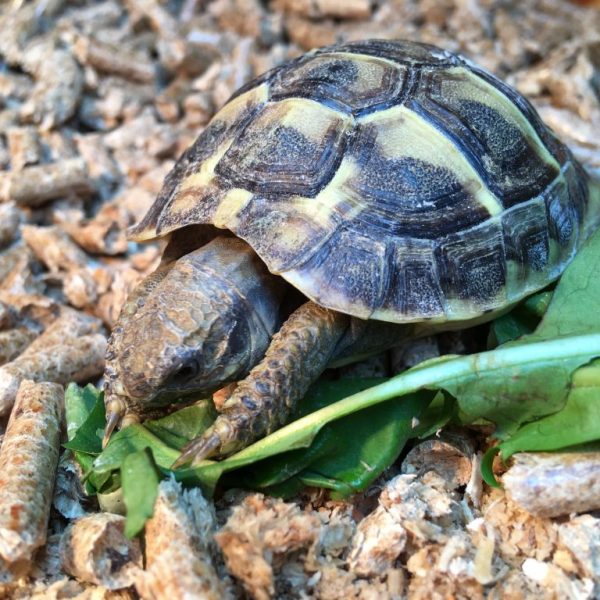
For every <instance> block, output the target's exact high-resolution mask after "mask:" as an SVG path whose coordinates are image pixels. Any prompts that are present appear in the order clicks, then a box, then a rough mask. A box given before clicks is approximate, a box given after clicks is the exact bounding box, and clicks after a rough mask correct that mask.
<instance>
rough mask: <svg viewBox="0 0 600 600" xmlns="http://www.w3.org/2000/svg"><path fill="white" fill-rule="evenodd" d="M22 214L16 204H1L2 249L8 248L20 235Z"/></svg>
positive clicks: (0, 242) (0, 240)
mask: <svg viewBox="0 0 600 600" xmlns="http://www.w3.org/2000/svg"><path fill="white" fill-rule="evenodd" d="M21 218H22V213H21V211H20V210H19V209H18V208H17V205H16V204H15V203H14V202H5V203H2V204H0V248H3V247H5V246H8V245H9V244H10V243H11V242H13V241H14V240H15V238H16V237H17V236H18V235H19V223H20V222H21Z"/></svg>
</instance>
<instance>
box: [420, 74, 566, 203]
mask: <svg viewBox="0 0 600 600" xmlns="http://www.w3.org/2000/svg"><path fill="white" fill-rule="evenodd" d="M428 82H429V84H430V89H429V90H426V91H424V92H423V93H424V94H427V93H429V94H430V97H431V98H432V100H433V101H434V102H435V103H436V104H438V105H439V106H441V107H443V108H445V109H446V110H447V111H449V112H451V113H452V114H454V115H455V117H456V118H458V119H459V120H460V121H461V123H462V124H463V126H464V127H466V128H467V129H469V130H470V131H471V132H472V133H473V135H474V136H475V137H477V138H478V139H479V141H480V144H481V145H482V146H483V153H482V155H481V159H482V162H483V164H484V166H485V171H487V173H486V174H485V176H484V178H485V180H486V181H487V182H488V184H489V187H490V189H491V190H492V191H493V192H494V193H495V194H496V195H498V196H499V197H501V199H502V201H503V203H504V205H505V206H507V207H508V206H513V205H514V204H517V203H519V202H523V201H526V200H529V199H530V198H533V197H535V196H537V195H539V194H540V193H541V192H542V191H543V190H544V189H545V188H546V187H547V186H548V185H549V184H550V183H551V182H552V180H553V179H554V178H555V177H556V176H557V175H558V172H557V170H556V169H555V168H553V167H552V166H551V165H548V164H546V163H545V162H544V161H543V160H542V158H541V157H540V156H539V155H538V153H537V151H536V150H537V148H536V143H535V141H534V140H533V139H529V138H528V137H527V136H526V135H525V134H524V132H523V131H522V130H521V129H520V127H518V126H517V124H516V123H514V122H511V121H509V120H507V119H506V118H505V117H504V116H503V115H502V114H501V113H500V112H499V111H497V110H494V109H493V108H492V107H490V106H488V105H487V104H484V103H483V102H476V101H474V100H471V99H468V98H465V97H461V96H460V91H459V89H460V88H459V86H461V85H462V86H469V85H472V84H471V83H470V81H469V79H468V78H467V77H465V76H462V77H460V76H459V77H457V76H455V75H452V76H451V75H449V74H448V73H446V72H436V73H433V74H431V76H430V77H429V79H428ZM445 84H446V85H445ZM457 90H458V91H457ZM506 102H507V103H508V102H510V99H508V98H507V99H506ZM440 124H442V126H445V127H447V128H448V129H449V130H450V131H452V130H453V129H454V130H455V131H456V126H455V123H454V122H452V121H443V120H442V121H440ZM457 133H459V132H457Z"/></svg>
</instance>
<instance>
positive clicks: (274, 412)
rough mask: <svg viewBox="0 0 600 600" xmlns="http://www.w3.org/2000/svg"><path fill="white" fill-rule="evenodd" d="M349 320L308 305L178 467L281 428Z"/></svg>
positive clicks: (277, 336)
mask: <svg viewBox="0 0 600 600" xmlns="http://www.w3.org/2000/svg"><path fill="white" fill-rule="evenodd" d="M350 322H351V317H349V316H347V315H344V314H342V313H337V312H334V311H331V310H328V309H326V308H323V307H321V306H319V305H317V304H315V303H314V302H307V303H306V304H303V305H302V306H301V307H300V308H298V309H297V310H296V311H295V312H294V313H292V315H291V316H290V317H289V318H288V320H287V321H286V322H285V323H284V324H283V326H282V327H281V329H280V330H279V332H278V333H276V334H275V335H274V336H273V340H272V342H271V345H270V346H269V349H268V350H267V352H266V354H265V357H264V359H263V360H262V361H261V362H260V364H258V365H257V366H256V367H254V369H252V371H251V372H250V373H249V375H248V376H247V377H246V379H244V380H243V381H242V382H240V384H239V385H238V386H237V388H236V390H235V392H234V393H233V394H232V395H231V396H230V397H229V398H228V399H227V400H226V401H225V403H224V404H223V407H222V410H221V414H220V415H219V417H218V418H217V420H216V421H215V422H214V423H213V425H212V426H211V427H210V428H209V429H208V430H207V431H206V432H204V434H203V435H202V436H200V437H198V438H196V439H195V440H192V441H191V442H190V443H189V444H188V445H187V446H186V447H185V448H184V449H183V451H182V453H181V456H180V457H179V459H178V460H177V461H176V462H175V464H174V468H177V467H179V466H181V465H184V464H186V463H189V462H191V463H192V464H193V465H195V464H197V463H199V462H200V461H201V460H203V459H204V458H207V457H209V456H213V455H215V454H218V455H220V456H223V455H227V454H231V453H232V452H234V451H236V450H238V449H240V448H243V447H245V446H247V445H248V444H250V443H251V442H253V441H254V440H256V439H258V438H260V437H262V436H264V435H266V434H268V433H271V432H272V431H274V430H275V429H277V428H278V427H281V425H283V424H284V423H285V421H286V419H287V417H288V416H289V414H290V412H291V411H292V409H293V408H294V407H295V405H296V403H297V402H298V400H299V399H300V398H302V396H304V394H305V393H306V391H307V390H308V388H309V386H310V385H311V383H313V382H314V381H315V379H317V377H318V376H319V375H320V374H321V373H322V371H323V370H324V369H325V368H326V367H327V365H328V363H329V362H330V360H331V358H332V356H333V355H334V354H335V353H336V351H337V348H338V343H339V342H340V340H342V338H344V336H345V334H346V332H347V331H348V328H349V327H350Z"/></svg>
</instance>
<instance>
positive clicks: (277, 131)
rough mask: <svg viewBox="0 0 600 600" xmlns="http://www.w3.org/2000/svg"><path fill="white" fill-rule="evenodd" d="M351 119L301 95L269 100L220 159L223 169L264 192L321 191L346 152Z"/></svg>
mask: <svg viewBox="0 0 600 600" xmlns="http://www.w3.org/2000/svg"><path fill="white" fill-rule="evenodd" d="M347 123H348V119H347V118H346V117H345V116H344V115H343V114H341V113H339V112H337V111H335V110H332V109H330V108H327V107H325V106H323V105H321V104H319V103H318V102H314V101H312V100H305V99H301V98H294V99H287V100H281V101H280V102H275V103H271V104H269V105H267V106H266V107H265V108H264V110H263V111H261V113H260V114H259V115H257V116H256V118H255V119H254V120H253V121H252V123H250V124H249V125H248V127H246V129H245V130H244V132H243V133H242V135H241V136H240V138H239V139H238V140H236V141H235V143H234V144H232V146H231V148H229V149H228V151H227V152H226V153H225V155H224V156H223V158H222V159H221V161H220V162H219V164H218V166H217V168H216V171H217V173H218V174H219V175H220V176H221V177H223V178H225V179H226V180H229V181H231V182H233V183H235V184H236V185H239V186H241V187H245V188H246V189H249V190H251V191H255V192H260V193H263V194H264V193H272V194H277V193H298V194H302V195H305V196H310V195H313V194H315V193H316V192H317V191H318V190H319V189H320V188H321V187H322V185H323V183H324V182H325V181H326V180H328V179H330V178H331V177H332V176H333V174H334V173H335V170H336V168H337V166H338V164H339V160H340V158H341V156H342V155H343V145H344V139H345V130H346V126H347Z"/></svg>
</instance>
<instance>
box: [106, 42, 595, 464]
mask: <svg viewBox="0 0 600 600" xmlns="http://www.w3.org/2000/svg"><path fill="white" fill-rule="evenodd" d="M599 215H600V210H599V208H598V194H597V188H596V187H595V186H592V184H591V182H590V180H589V178H588V177H587V175H586V174H585V172H584V171H583V169H582V168H581V166H580V165H579V164H578V163H577V162H576V161H575V160H574V158H573V156H572V155H571V153H570V152H569V150H568V149H567V148H566V147H565V146H564V145H563V144H562V143H560V142H559V141H558V140H557V139H556V137H555V136H554V135H553V133H552V132H551V131H550V130H549V129H548V128H547V127H546V126H544V124H543V123H542V122H541V121H540V118H539V117H538V115H537V114H536V112H535V110H534V109H533V108H532V106H531V105H530V104H529V102H527V100H525V99H524V98H523V97H522V96H521V95H519V94H518V93H517V92H516V91H515V90H513V89H512V88H510V87H508V86H507V85H506V84H504V83H503V82H502V81H500V80H499V79H497V78H496V77H494V76H493V75H491V74H490V73H488V72H486V71H485V70H483V69H481V68H479V67H477V66H475V65H473V64H471V63H470V62H468V61H467V60H465V59H464V58H461V57H460V56H457V55H455V54H452V53H450V52H446V51H444V50H440V49H438V48H435V47H433V46H426V45H422V44H417V43H412V42H392V41H365V42H357V43H349V44H343V45H337V46H332V47H328V48H323V49H320V50H316V51H313V52H310V53H308V54H306V55H304V56H301V57H300V58H298V59H296V60H294V61H292V62H290V63H287V64H285V65H282V66H280V67H277V68H275V69H273V70H271V71H269V72H268V73H266V74H264V75H262V76H261V77H258V78H257V79H255V80H254V81H252V82H250V83H248V84H247V85H245V86H244V87H242V88H241V89H240V90H239V91H238V92H237V93H236V94H234V96H233V97H232V98H231V99H230V100H229V102H227V104H226V105H225V106H224V107H223V108H222V109H221V110H220V111H219V112H218V113H217V114H216V115H215V116H214V118H213V119H212V121H211V122H210V123H209V125H208V126H207V127H206V129H205V130H204V131H203V132H202V134H201V135H200V136H199V137H198V139H197V140H196V142H195V143H194V144H193V145H192V146H191V147H190V148H189V149H188V150H187V151H186V152H185V153H184V154H183V156H182V157H181V158H180V160H179V161H178V162H177V164H176V165H175V167H174V168H173V170H172V171H171V173H170V174H169V175H168V176H167V178H166V180H165V183H164V187H163V189H162V191H161V193H160V195H159V196H158V199H157V200H156V202H155V203H154V205H153V206H152V208H151V209H150V210H149V212H148V214H147V215H146V216H145V218H144V219H143V220H142V222H141V223H139V225H137V226H136V227H135V228H134V229H133V232H132V237H133V239H134V240H137V241H142V240H150V239H155V238H158V237H162V236H166V235H170V241H169V245H168V246H167V248H166V250H165V253H164V256H163V261H162V263H161V266H160V267H159V268H158V270H157V271H156V272H154V273H153V274H152V275H150V276H149V277H148V278H146V279H145V280H144V281H143V282H142V283H141V285H140V286H139V287H138V288H137V289H136V290H135V292H134V293H133V294H132V296H131V297H130V298H129V300H128V302H127V304H126V306H125V307H124V309H123V311H122V314H121V316H120V319H119V322H118V324H117V326H116V327H115V329H114V331H113V334H112V337H111V340H110V343H109V350H108V354H107V368H106V406H107V415H108V425H107V436H108V435H110V432H111V431H112V430H113V429H114V427H115V426H116V425H118V424H119V422H121V423H123V424H126V423H128V422H131V420H134V419H137V418H140V417H143V416H147V415H150V414H153V413H156V411H157V410H158V409H160V408H161V407H165V406H166V405H168V404H172V402H173V401H174V400H176V399H177V400H178V401H180V402H184V401H186V399H188V400H190V399H195V398H198V397H200V396H201V394H203V393H206V392H210V391H213V390H216V389H219V388H221V387H222V386H224V385H226V384H227V383H228V382H232V381H238V380H240V379H241V380H242V381H241V383H240V384H239V385H238V387H237V388H236V389H235V391H234V392H233V393H232V395H231V396H230V397H229V398H228V399H227V400H226V401H225V403H224V405H223V407H222V412H221V414H220V416H219V417H218V419H217V420H216V421H215V423H214V425H213V426H212V427H211V428H210V429H209V430H208V431H207V432H206V433H205V434H204V435H203V436H202V437H201V438H198V439H197V440H195V441H193V442H192V443H191V444H189V445H188V447H187V448H186V449H185V451H184V453H183V454H182V456H181V458H180V460H179V461H178V464H183V463H185V462H188V461H193V462H197V461H198V460H200V459H201V458H203V457H206V456H211V455H224V454H228V453H231V452H232V451H234V450H236V449H238V448H240V447H241V446H243V445H245V444H248V443H250V442H251V441H252V440H254V439H256V438H257V437H260V436H262V435H264V434H265V433H267V432H270V431H272V430H273V429H274V428H276V427H278V426H279V425H281V424H282V423H283V422H284V420H285V418H286V417H287V415H288V414H289V411H290V409H291V408H292V407H293V405H294V403H295V402H296V401H297V400H298V399H299V398H300V397H302V395H303V394H304V393H305V391H306V389H307V388H308V386H309V384H310V383H311V382H313V381H314V380H315V379H316V378H317V377H318V376H319V374H320V373H321V372H322V371H323V369H325V367H326V366H327V365H328V364H331V363H332V361H338V362H339V361H340V360H342V359H346V360H349V359H351V358H353V357H357V356H365V355H367V354H369V353H372V352H375V351H379V350H382V349H385V348H388V347H390V346H392V345H394V344H395V343H398V342H400V341H402V340H405V339H406V337H407V335H419V334H421V332H423V331H431V330H440V329H444V328H446V329H450V328H454V327H458V326H464V325H469V324H474V323H477V322H482V321H485V320H488V319H490V318H492V317H493V316H495V315H498V314H499V313H500V312H501V311H505V310H507V309H508V308H509V307H510V306H511V305H513V304H514V303H515V302H518V301H519V300H521V299H522V298H523V297H525V296H527V295H528V294H531V293H532V292H535V291H536V290H539V289H540V288H542V287H544V286H546V285H547V284H548V283H549V282H551V281H552V280H554V279H556V278H557V277H558V276H559V275H560V274H561V273H562V271H563V270H564V268H565V267H566V265H567V264H568V263H569V261H570V260H571V259H572V258H573V255H574V254H575V252H576V251H577V249H578V248H579V247H580V245H581V244H582V242H583V240H584V239H585V238H586V237H587V236H588V234H589V233H590V232H591V231H592V230H593V228H594V227H595V226H596V224H597V222H598V220H599ZM286 282H287V283H286ZM292 290H299V292H300V293H301V294H302V296H300V294H299V293H296V294H297V297H296V298H295V299H294V298H293V294H291V291H292ZM298 297H300V298H301V299H302V301H300V302H299V301H298ZM282 323H283V324H282ZM276 332H277V333H276Z"/></svg>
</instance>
